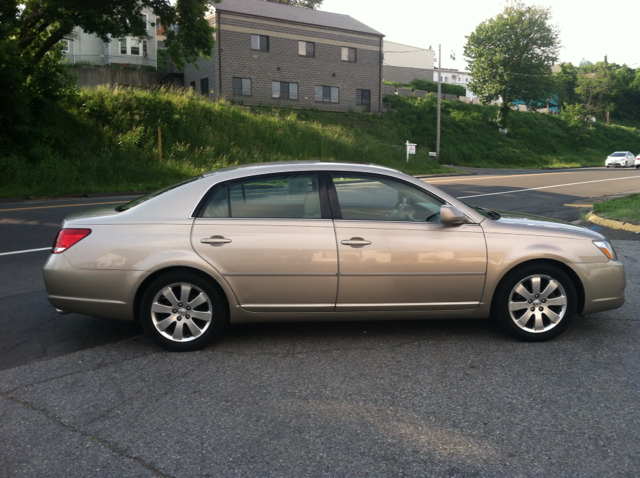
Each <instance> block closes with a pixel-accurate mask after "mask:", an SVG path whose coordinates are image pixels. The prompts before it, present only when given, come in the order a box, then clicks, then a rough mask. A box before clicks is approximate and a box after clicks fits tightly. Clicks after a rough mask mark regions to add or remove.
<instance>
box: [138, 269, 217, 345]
mask: <svg viewBox="0 0 640 478" xmlns="http://www.w3.org/2000/svg"><path fill="white" fill-rule="evenodd" d="M225 311H226V308H225V307H224V303H223V302H222V300H221V297H220V294H219V293H218V291H217V290H216V289H215V288H214V287H212V286H211V284H210V283H209V282H208V281H207V280H205V279H204V278H202V277H201V276H199V275H197V274H194V273H190V272H180V273H168V274H164V275H162V276H160V277H158V278H156V279H155V280H154V281H153V282H151V283H150V284H149V286H148V287H147V288H146V290H145V292H144V294H143V296H142V300H141V301H140V319H141V322H142V326H143V327H144V329H145V332H146V333H147V334H148V335H149V337H150V338H151V339H152V340H153V341H154V342H156V343H157V344H158V345H160V346H161V347H164V348H165V349H167V350H171V351H175V352H186V351H191V350H196V349H199V348H201V347H204V346H205V345H206V344H207V343H208V342H210V341H211V340H212V339H213V338H214V337H215V336H216V335H218V333H219V332H220V331H221V330H222V327H223V325H224V323H225V321H226V315H225Z"/></svg>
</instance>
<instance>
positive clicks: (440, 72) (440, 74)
mask: <svg viewBox="0 0 640 478" xmlns="http://www.w3.org/2000/svg"><path fill="white" fill-rule="evenodd" d="M441 66H442V44H439V45H438V125H437V126H436V158H438V160H440V106H441V101H442V100H441V99H440V97H441V96H442V86H441V82H442V71H441Z"/></svg>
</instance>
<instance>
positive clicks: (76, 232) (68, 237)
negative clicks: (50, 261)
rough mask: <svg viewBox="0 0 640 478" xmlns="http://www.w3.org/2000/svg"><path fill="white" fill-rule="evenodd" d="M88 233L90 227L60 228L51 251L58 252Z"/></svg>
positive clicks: (89, 232)
mask: <svg viewBox="0 0 640 478" xmlns="http://www.w3.org/2000/svg"><path fill="white" fill-rule="evenodd" d="M89 234H91V229H61V230H60V232H59V233H58V235H57V236H56V240H55V241H54V242H53V247H52V248H51V253H52V254H60V253H61V252H64V251H66V250H67V249H69V248H70V247H71V246H73V245H74V244H75V243H76V242H78V241H80V240H82V239H84V238H85V237H87V236H88V235H89Z"/></svg>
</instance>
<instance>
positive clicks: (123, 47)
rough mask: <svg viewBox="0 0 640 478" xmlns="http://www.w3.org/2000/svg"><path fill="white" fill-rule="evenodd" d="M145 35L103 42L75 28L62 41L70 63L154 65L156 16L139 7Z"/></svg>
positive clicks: (149, 10)
mask: <svg viewBox="0 0 640 478" xmlns="http://www.w3.org/2000/svg"><path fill="white" fill-rule="evenodd" d="M142 16H143V19H144V21H145V24H146V25H147V35H146V36H145V37H142V38H137V37H132V36H126V37H124V38H113V39H111V41H109V42H106V43H105V42H104V41H102V40H101V39H100V38H99V37H97V36H96V35H94V34H90V33H86V32H85V31H84V30H82V28H80V27H76V28H74V29H73V31H72V32H71V33H70V34H69V35H67V36H65V37H64V39H63V40H62V45H63V51H64V55H65V57H66V60H67V61H68V62H70V63H72V64H85V65H86V64H90V65H97V66H106V65H109V64H118V65H137V66H148V67H153V68H156V67H157V51H158V44H157V43H158V42H157V39H156V27H155V22H156V16H155V14H154V13H153V11H152V10H151V9H150V8H146V7H145V8H143V9H142Z"/></svg>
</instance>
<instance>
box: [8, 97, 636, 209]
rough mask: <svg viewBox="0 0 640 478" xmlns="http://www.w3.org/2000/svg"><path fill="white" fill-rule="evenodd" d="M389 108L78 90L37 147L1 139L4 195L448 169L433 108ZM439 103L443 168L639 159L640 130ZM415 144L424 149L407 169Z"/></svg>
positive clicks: (38, 137) (401, 101)
mask: <svg viewBox="0 0 640 478" xmlns="http://www.w3.org/2000/svg"><path fill="white" fill-rule="evenodd" d="M385 100H388V101H390V102H391V104H392V111H391V112H388V113H385V114H382V115H371V114H367V113H356V112H348V113H328V112H323V111H319V110H292V109H290V108H282V109H276V108H271V107H245V106H241V105H233V104H231V103H229V102H226V101H219V102H211V101H209V100H207V99H205V98H203V97H201V96H199V95H195V94H192V93H189V92H187V91H183V90H166V89H155V90H150V91H147V90H133V89H115V90H114V89H108V88H98V89H94V90H81V91H80V92H79V93H78V94H77V95H75V96H72V97H69V98H67V99H65V100H64V101H62V103H60V104H59V106H58V107H55V108H52V109H51V110H50V111H47V115H46V117H45V118H44V119H43V120H41V121H40V122H39V123H38V125H37V127H36V128H33V130H32V131H31V132H30V134H29V141H24V140H23V141H20V142H17V141H14V142H13V143H12V142H11V140H10V139H7V138H4V139H2V138H0V139H2V141H0V144H1V145H2V148H0V168H1V169H2V171H3V172H4V174H3V175H2V176H0V197H11V196H22V197H43V196H57V195H67V194H81V193H87V192H102V191H131V190H147V189H155V188H159V187H162V186H165V185H167V184H171V183H173V182H176V181H178V180H181V179H184V178H185V177H189V176H192V175H195V174H198V173H200V172H203V171H207V170H211V169H216V168H220V167H224V166H229V165H234V164H243V163H252V162H262V161H282V160H297V159H323V160H330V161H355V162H366V163H376V164H381V165H385V166H389V167H393V168H396V169H401V170H404V171H406V172H408V173H411V174H431V173H433V174H437V173H441V172H447V171H448V170H446V169H445V168H443V167H442V166H441V165H440V164H438V162H437V161H435V160H430V159H429V157H428V151H434V150H435V129H436V104H435V100H434V99H433V98H428V99H424V100H422V99H413V98H400V97H385ZM442 104H443V110H442V140H441V158H440V162H441V163H444V164H454V165H467V166H480V167H482V166H486V167H518V168H520V167H532V168H541V167H562V166H581V165H582V166H586V165H602V164H603V163H604V158H605V157H606V156H607V155H608V154H609V153H610V152H612V151H614V150H631V151H634V152H636V153H637V152H640V132H639V130H638V129H637V128H634V127H633V126H629V125H627V126H624V127H623V126H606V125H603V124H595V125H592V127H591V128H589V129H587V130H585V131H578V130H576V129H573V128H572V127H571V126H570V125H568V124H567V123H566V122H565V121H563V120H562V119H561V118H559V117H551V116H548V115H543V114H535V113H518V112H514V113H513V115H512V117H511V120H512V125H511V127H510V130H509V133H508V134H507V135H506V136H505V135H503V134H501V133H499V132H498V130H497V127H496V126H495V121H494V118H495V114H496V112H497V110H496V108H494V107H484V106H479V105H467V104H464V103H461V102H456V101H443V103H442ZM158 127H160V129H161V132H162V160H160V158H159V152H158ZM407 140H409V141H411V142H413V143H417V144H418V154H416V155H415V156H411V157H410V161H409V163H408V164H407V163H406V156H405V148H404V143H405V141H407ZM425 144H426V145H427V146H426V147H425Z"/></svg>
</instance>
